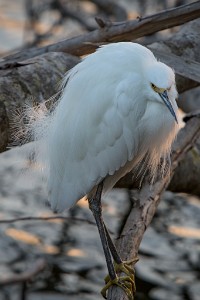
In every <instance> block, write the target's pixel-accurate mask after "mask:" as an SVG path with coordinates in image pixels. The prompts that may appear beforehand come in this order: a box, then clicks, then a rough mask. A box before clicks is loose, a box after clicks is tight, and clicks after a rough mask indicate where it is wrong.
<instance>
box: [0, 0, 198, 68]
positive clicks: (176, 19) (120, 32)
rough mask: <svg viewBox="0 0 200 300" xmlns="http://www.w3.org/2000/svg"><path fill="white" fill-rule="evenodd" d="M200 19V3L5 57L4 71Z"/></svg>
mask: <svg viewBox="0 0 200 300" xmlns="http://www.w3.org/2000/svg"><path fill="white" fill-rule="evenodd" d="M199 17H200V1H197V2H194V3H191V4H187V5H183V6H179V7H177V8H174V9H168V10H166V11H163V12H160V13H158V14H154V15H151V16H148V17H145V18H138V19H137V20H131V21H126V22H118V23H113V24H110V25H109V26H107V27H104V28H101V29H97V30H94V31H92V32H90V33H87V34H84V35H81V36H77V37H74V38H71V39H68V40H64V41H62V42H58V43H55V44H52V45H48V46H45V47H41V48H31V49H28V50H24V51H21V52H18V53H16V54H13V55H10V56H7V57H5V58H4V61H2V62H1V63H0V69H5V68H9V67H10V66H13V65H16V64H17V63H19V62H21V61H24V60H26V59H29V58H32V57H35V56H38V55H41V54H44V53H47V52H67V53H70V54H73V55H77V56H81V55H85V54H88V53H91V52H93V51H94V50H95V49H96V48H97V47H98V46H99V45H100V44H103V43H109V42H119V41H130V40H134V39H137V38H139V37H142V36H144V35H149V34H153V33H155V32H157V31H160V30H164V29H167V28H171V27H174V26H177V25H182V24H184V23H186V22H189V21H191V20H194V19H196V18H199Z"/></svg>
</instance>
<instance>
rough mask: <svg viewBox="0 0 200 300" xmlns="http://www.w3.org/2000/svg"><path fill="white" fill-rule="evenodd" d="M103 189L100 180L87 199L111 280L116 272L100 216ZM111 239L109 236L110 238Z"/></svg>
mask: <svg viewBox="0 0 200 300" xmlns="http://www.w3.org/2000/svg"><path fill="white" fill-rule="evenodd" d="M102 190H103V182H101V183H100V184H99V185H98V187H97V191H96V194H95V196H94V197H92V198H91V199H88V202H89V208H90V210H91V211H92V213H93V215H94V218H95V221H96V224H97V227H98V230H99V235H100V238H101V243H102V246H103V250H104V255H105V258H106V263H107V267H108V273H109V276H110V278H111V280H114V279H115V278H116V272H115V269H114V266H113V263H112V256H111V254H110V250H109V245H108V240H107V233H106V232H107V231H106V228H105V226H104V222H103V218H102V207H101V194H102ZM110 239H111V238H110Z"/></svg>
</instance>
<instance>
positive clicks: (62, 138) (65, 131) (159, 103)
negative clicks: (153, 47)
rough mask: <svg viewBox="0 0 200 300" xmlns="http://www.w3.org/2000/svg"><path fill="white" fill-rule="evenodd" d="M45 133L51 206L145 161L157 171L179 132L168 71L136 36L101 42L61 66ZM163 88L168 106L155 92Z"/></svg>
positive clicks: (171, 76) (108, 184) (62, 203)
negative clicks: (64, 68)
mask: <svg viewBox="0 0 200 300" xmlns="http://www.w3.org/2000/svg"><path fill="white" fill-rule="evenodd" d="M63 86H64V89H63V93H62V96H61V99H60V101H59V103H58V105H57V107H56V109H55V112H54V113H53V116H52V118H51V122H50V125H49V128H48V134H47V136H46V137H45V143H46V144H47V153H46V155H47V161H48V164H49V177H48V189H49V197H50V203H51V206H52V208H53V209H54V210H56V211H62V210H64V209H66V208H69V207H70V206H72V205H74V204H75V203H76V202H77V201H78V200H79V199H80V198H82V197H83V196H85V195H89V196H90V193H91V191H92V190H93V188H95V187H96V186H97V185H98V184H99V183H100V182H101V181H102V180H103V179H104V191H105V190H107V189H109V188H111V187H112V186H113V185H114V184H115V183H116V181H117V180H118V179H119V178H120V177H122V176H123V175H124V174H125V173H127V172H129V171H130V170H131V169H132V168H134V167H136V165H137V164H138V162H140V161H142V160H144V161H145V162H146V163H147V165H148V167H149V168H150V169H151V172H152V175H154V174H155V172H156V169H157V166H158V165H159V162H160V158H161V157H163V158H164V161H165V158H166V156H167V155H168V154H169V152H170V148H171V144H172V142H173V140H174V138H175V136H176V133H177V128H178V126H177V124H176V121H175V116H174V115H173V112H174V114H176V112H177V105H176V101H175V98H176V97H177V92H176V87H175V77H174V72H173V71H172V69H170V68H169V67H168V66H166V65H165V64H163V63H161V62H158V61H157V60H156V58H155V57H154V55H153V54H152V52H151V51H150V50H148V49H147V48H145V47H143V46H141V45H139V44H135V43H125V42H124V43H117V44H110V45H106V46H103V47H101V48H100V49H98V50H97V52H95V53H93V54H91V55H89V56H87V57H86V58H84V59H83V61H82V62H81V63H79V64H78V65H76V66H75V67H74V68H73V69H72V70H71V71H70V72H68V73H67V75H66V77H65V79H64V83H63ZM164 91H165V92H166V91H167V94H168V100H169V102H170V103H171V104H170V103H169V106H170V105H171V106H170V107H167V106H168V103H167V106H166V105H165V104H166V103H164V102H163V99H162V98H161V96H162V92H164Z"/></svg>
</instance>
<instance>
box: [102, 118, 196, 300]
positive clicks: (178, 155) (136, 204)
mask: <svg viewBox="0 0 200 300" xmlns="http://www.w3.org/2000/svg"><path fill="white" fill-rule="evenodd" d="M199 136H200V118H198V117H194V118H192V119H190V120H189V121H188V123H187V124H186V126H185V127H184V128H183V129H182V130H181V131H180V132H179V134H178V138H177V141H176V142H175V143H174V145H173V152H172V167H171V173H169V172H168V174H166V175H165V177H164V178H162V179H160V180H158V181H157V182H156V183H155V184H154V185H153V186H150V184H149V183H148V180H146V181H145V182H144V184H143V186H142V188H141V190H137V191H136V192H135V194H134V197H133V206H132V209H131V211H130V213H129V216H128V218H127V220H126V223H125V226H124V228H123V230H122V232H121V234H120V237H119V239H117V241H116V246H117V249H118V251H119V254H120V255H121V257H122V259H123V260H131V259H133V258H135V257H136V256H137V254H138V249H139V245H140V243H141V240H142V238H143V235H144V232H145V230H146V228H147V227H148V226H149V224H150V222H151V220H152V218H153V216H154V213H155V211H156V208H157V206H158V204H159V201H160V196H161V194H162V192H163V191H164V190H165V189H166V187H167V185H168V183H169V181H170V179H171V177H172V175H173V173H174V171H175V169H176V167H177V165H178V163H179V162H180V161H181V160H183V159H184V156H185V155H186V153H187V152H188V151H189V150H190V149H191V148H192V147H193V145H194V143H195V141H196V140H197V139H198V137H199ZM108 300H128V298H127V296H126V295H125V294H124V292H123V290H122V289H120V288H118V287H117V286H113V287H112V288H111V289H110V290H109V293H108Z"/></svg>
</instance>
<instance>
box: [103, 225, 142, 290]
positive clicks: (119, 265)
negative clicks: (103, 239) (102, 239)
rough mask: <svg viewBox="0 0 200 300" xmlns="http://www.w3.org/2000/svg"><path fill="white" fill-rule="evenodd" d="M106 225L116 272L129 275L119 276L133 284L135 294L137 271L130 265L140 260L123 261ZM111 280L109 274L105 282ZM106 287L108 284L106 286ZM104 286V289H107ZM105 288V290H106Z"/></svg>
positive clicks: (107, 282)
mask: <svg viewBox="0 0 200 300" xmlns="http://www.w3.org/2000/svg"><path fill="white" fill-rule="evenodd" d="M104 227H105V231H106V236H107V240H108V245H109V249H110V252H111V254H112V257H113V259H114V268H115V272H116V273H122V272H123V273H124V274H126V275H127V276H125V277H119V278H120V279H121V280H122V279H123V281H126V282H129V283H130V284H131V290H132V293H133V295H134V294H135V292H136V286H135V272H134V269H133V268H132V267H131V266H130V265H132V264H135V263H136V262H137V261H138V258H137V257H136V258H134V259H132V260H129V261H122V259H121V257H120V256H119V253H118V252H117V249H116V247H115V245H114V243H113V241H112V239H111V237H110V234H109V232H108V229H107V228H106V225H105V223H104ZM109 282H111V279H110V276H109V275H107V276H106V277H105V283H106V284H109ZM105 288H106V286H105ZM105 288H104V289H105ZM104 289H103V290H104Z"/></svg>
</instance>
